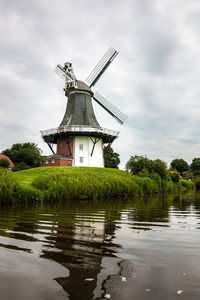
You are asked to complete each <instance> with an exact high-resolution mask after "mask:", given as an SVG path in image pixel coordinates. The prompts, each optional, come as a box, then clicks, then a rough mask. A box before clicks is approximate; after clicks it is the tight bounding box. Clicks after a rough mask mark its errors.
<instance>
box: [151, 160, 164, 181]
mask: <svg viewBox="0 0 200 300" xmlns="http://www.w3.org/2000/svg"><path fill="white" fill-rule="evenodd" d="M152 171H153V172H155V173H157V174H158V175H159V176H160V178H161V179H164V178H166V176H167V165H166V163H165V162H164V161H162V160H160V159H156V160H153V161H152Z"/></svg>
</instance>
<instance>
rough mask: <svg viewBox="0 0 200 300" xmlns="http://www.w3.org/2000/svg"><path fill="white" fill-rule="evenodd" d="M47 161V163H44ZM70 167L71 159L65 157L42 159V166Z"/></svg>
mask: <svg viewBox="0 0 200 300" xmlns="http://www.w3.org/2000/svg"><path fill="white" fill-rule="evenodd" d="M47 161H48V164H47V163H46V162H47ZM59 166H62V167H70V166H72V160H71V159H66V158H55V159H45V160H43V161H42V167H59Z"/></svg>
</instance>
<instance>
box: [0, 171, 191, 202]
mask: <svg viewBox="0 0 200 300" xmlns="http://www.w3.org/2000/svg"><path fill="white" fill-rule="evenodd" d="M186 189H194V184H193V183H192V182H190V181H187V180H179V181H178V182H173V181H172V179H171V177H170V176H167V177H166V178H165V180H161V178H160V177H159V176H158V175H157V176H152V178H150V177H141V176H133V175H131V174H129V173H127V172H125V171H121V170H117V169H107V168H89V167H80V168H79V167H67V168H66V167H39V168H34V169H28V170H24V171H19V172H15V173H11V172H9V171H7V170H4V169H1V170H0V203H7V202H15V201H17V202H18V201H22V202H24V201H27V202H28V201H31V202H35V201H37V202H42V201H49V202H50V201H52V202H54V201H61V200H66V201H71V200H76V199H109V198H122V199H123V198H128V197H133V196H137V195H142V194H154V193H160V192H177V191H183V190H186Z"/></svg>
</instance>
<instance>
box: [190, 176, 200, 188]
mask: <svg viewBox="0 0 200 300" xmlns="http://www.w3.org/2000/svg"><path fill="white" fill-rule="evenodd" d="M192 181H193V182H194V184H195V186H196V187H197V188H200V176H196V177H194V178H193V180H192Z"/></svg>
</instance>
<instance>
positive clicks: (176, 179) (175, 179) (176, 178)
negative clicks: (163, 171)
mask: <svg viewBox="0 0 200 300" xmlns="http://www.w3.org/2000/svg"><path fill="white" fill-rule="evenodd" d="M169 174H170V177H171V179H172V181H173V182H179V179H180V175H179V173H178V172H177V171H171V172H170V173H169Z"/></svg>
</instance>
